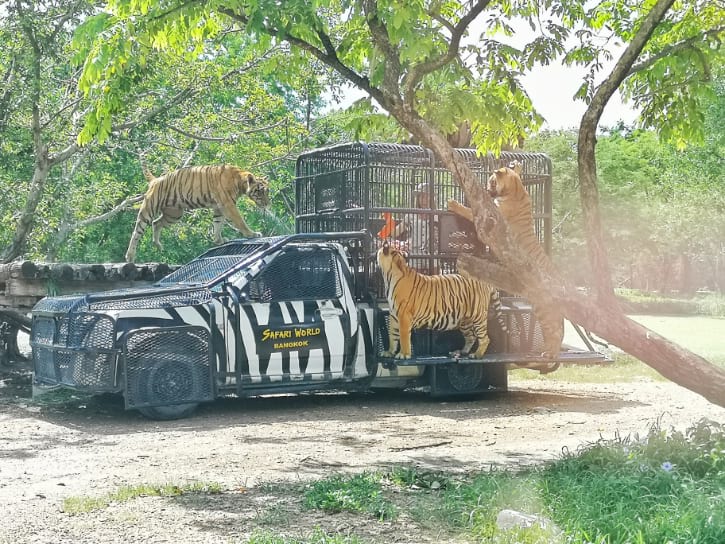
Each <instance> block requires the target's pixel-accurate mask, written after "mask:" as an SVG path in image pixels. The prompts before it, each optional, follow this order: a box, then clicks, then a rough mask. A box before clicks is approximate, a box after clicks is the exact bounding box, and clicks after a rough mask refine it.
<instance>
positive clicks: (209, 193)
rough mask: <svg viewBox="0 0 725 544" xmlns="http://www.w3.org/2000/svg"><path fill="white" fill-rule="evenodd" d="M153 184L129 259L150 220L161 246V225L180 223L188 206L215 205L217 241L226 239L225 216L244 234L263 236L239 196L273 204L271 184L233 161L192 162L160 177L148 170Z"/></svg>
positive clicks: (139, 219)
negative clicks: (250, 221) (246, 214)
mask: <svg viewBox="0 0 725 544" xmlns="http://www.w3.org/2000/svg"><path fill="white" fill-rule="evenodd" d="M144 174H145V175H146V178H147V179H148V180H149V187H148V189H147V190H146V194H145V195H144V199H143V202H142V203H141V208H140V209H139V211H138V216H137V218H136V226H135V228H134V230H133V234H132V236H131V241H130V242H129V244H128V250H127V251H126V261H127V262H133V261H134V259H135V258H136V248H137V246H138V242H139V240H140V239H141V236H143V233H144V232H145V231H146V229H147V228H148V226H149V224H150V223H153V234H154V244H155V245H156V247H158V248H159V249H162V247H161V241H160V235H161V229H162V228H164V227H166V226H168V225H172V224H174V223H176V222H177V221H179V220H180V219H181V217H182V215H184V211H185V210H193V209H198V208H211V209H212V210H213V212H214V220H213V231H214V242H215V243H217V244H221V243H222V242H223V239H222V235H221V230H222V223H223V222H224V218H226V219H227V220H228V221H229V222H231V224H232V225H233V226H234V227H235V228H236V229H237V230H238V231H239V232H241V233H242V234H243V235H244V236H246V237H248V238H252V237H259V236H261V235H262V234H261V233H259V232H254V231H252V229H250V228H249V226H247V223H246V222H245V221H244V218H243V217H242V216H241V215H240V213H239V210H238V209H237V199H239V197H240V196H242V195H247V196H248V197H249V198H250V199H252V200H253V201H254V202H255V203H256V204H257V206H260V207H262V208H265V207H267V206H268V205H269V186H268V184H267V182H266V181H265V180H262V179H258V178H256V177H255V176H254V175H253V174H251V173H250V172H246V171H244V170H241V169H240V168H238V167H236V166H232V165H221V166H192V167H188V168H180V169H178V170H174V171H173V172H170V173H168V174H164V175H163V176H160V177H154V176H153V174H151V173H150V172H147V171H144Z"/></svg>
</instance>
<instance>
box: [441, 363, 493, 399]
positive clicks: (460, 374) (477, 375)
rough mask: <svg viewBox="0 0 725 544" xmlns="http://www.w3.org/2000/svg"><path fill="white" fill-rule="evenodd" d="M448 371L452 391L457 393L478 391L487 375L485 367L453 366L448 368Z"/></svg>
mask: <svg viewBox="0 0 725 544" xmlns="http://www.w3.org/2000/svg"><path fill="white" fill-rule="evenodd" d="M446 371H447V373H448V382H449V383H450V386H451V389H452V391H454V392H456V393H472V392H474V391H476V390H477V389H478V387H479V385H480V384H481V380H482V379H483V376H484V374H485V370H484V368H483V365H475V364H452V365H449V366H448V368H447V369H446Z"/></svg>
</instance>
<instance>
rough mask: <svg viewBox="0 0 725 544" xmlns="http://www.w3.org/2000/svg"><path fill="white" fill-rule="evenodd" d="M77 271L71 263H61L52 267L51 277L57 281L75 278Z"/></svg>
mask: <svg viewBox="0 0 725 544" xmlns="http://www.w3.org/2000/svg"><path fill="white" fill-rule="evenodd" d="M74 275H75V271H74V270H73V267H72V266H71V265H69V264H65V263H59V264H55V265H52V266H51V267H50V279H52V280H55V281H69V280H72V279H73V276H74Z"/></svg>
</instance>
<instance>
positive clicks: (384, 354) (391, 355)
mask: <svg viewBox="0 0 725 544" xmlns="http://www.w3.org/2000/svg"><path fill="white" fill-rule="evenodd" d="M380 356H381V357H394V356H395V354H394V353H393V352H392V351H384V352H382V353H381V354H380Z"/></svg>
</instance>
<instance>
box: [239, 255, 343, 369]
mask: <svg viewBox="0 0 725 544" xmlns="http://www.w3.org/2000/svg"><path fill="white" fill-rule="evenodd" d="M246 295H247V296H246V297H244V298H245V299H246V301H245V302H243V303H242V312H241V317H242V319H243V320H244V318H245V317H246V321H247V324H246V325H247V326H248V328H247V327H245V326H244V325H245V324H244V323H242V329H245V328H247V334H244V330H243V331H242V338H243V342H244V350H243V352H244V353H245V354H246V360H244V361H240V363H241V365H242V367H241V374H242V376H241V377H242V381H243V383H244V382H247V383H264V382H274V381H281V382H287V381H330V380H334V379H339V378H342V377H343V376H345V372H346V368H347V366H348V365H352V357H351V355H350V342H351V334H350V331H351V326H352V325H353V324H351V315H350V303H349V301H350V300H352V298H351V296H350V294H349V286H348V285H347V283H346V282H345V281H343V278H342V274H341V267H340V263H339V262H338V257H337V253H336V252H335V251H333V250H332V249H331V248H329V247H324V246H317V245H305V246H290V247H289V248H285V249H284V250H282V251H281V252H280V253H279V254H278V255H277V256H276V257H275V258H274V259H273V260H272V261H271V262H269V263H268V264H267V266H266V267H265V268H264V269H263V270H262V271H261V272H260V273H259V274H258V275H257V276H256V277H255V278H253V279H252V280H251V281H250V283H249V285H248V287H247V289H246ZM353 320H354V321H355V323H354V327H355V329H354V330H356V329H357V316H356V314H353ZM252 345H253V346H254V348H253V349H252Z"/></svg>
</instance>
